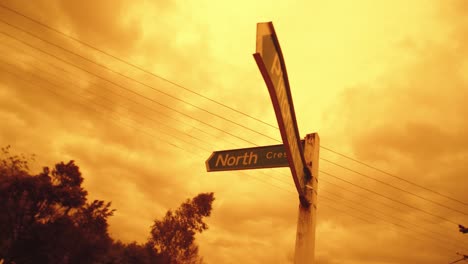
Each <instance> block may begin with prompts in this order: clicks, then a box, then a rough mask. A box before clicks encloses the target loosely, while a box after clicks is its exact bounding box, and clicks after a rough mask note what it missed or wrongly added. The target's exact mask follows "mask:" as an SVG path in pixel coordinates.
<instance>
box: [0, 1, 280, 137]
mask: <svg viewBox="0 0 468 264" xmlns="http://www.w3.org/2000/svg"><path fill="white" fill-rule="evenodd" d="M0 7H3V8H4V9H6V10H8V11H10V12H12V13H15V14H16V15H18V16H21V17H23V18H25V19H28V20H30V21H33V22H34V23H36V24H38V25H41V26H43V27H45V28H47V29H49V30H51V31H53V32H55V33H57V34H59V35H62V36H64V37H66V38H69V39H71V40H73V41H76V42H78V43H80V44H81V45H83V46H86V47H88V48H90V49H93V50H96V51H98V52H100V53H102V54H104V55H106V56H109V57H111V58H113V59H115V60H117V61H119V62H121V63H123V64H126V65H128V66H131V67H133V68H135V69H138V70H140V71H142V72H144V73H146V74H149V75H151V76H153V77H156V78H158V79H160V80H163V81H165V82H167V83H170V84H172V85H174V86H176V87H179V88H181V89H183V90H185V91H187V92H190V93H193V94H195V95H197V96H200V97H202V98H204V99H206V100H208V101H210V102H213V103H215V104H217V105H220V106H222V107H224V108H227V109H229V110H231V111H234V112H236V113H238V114H241V115H243V116H246V117H248V118H251V119H253V120H255V121H258V122H260V123H262V124H264V125H267V126H269V127H272V128H276V129H278V127H277V126H275V125H272V124H270V123H268V122H265V121H263V120H261V119H259V118H256V117H254V116H252V115H249V114H247V113H244V112H242V111H239V110H237V109H235V108H233V107H231V106H229V105H226V104H223V103H221V102H219V101H217V100H214V99H212V98H210V97H208V96H205V95H203V94H201V93H199V92H196V91H194V90H192V89H189V88H187V87H185V86H183V85H180V84H178V83H176V82H174V81H171V80H169V79H167V78H165V77H163V76H161V75H158V74H155V73H153V72H150V71H148V70H146V69H144V68H142V67H140V66H138V65H136V64H134V63H131V62H129V61H126V60H124V59H121V58H119V57H117V56H115V55H112V54H110V53H108V52H106V51H104V50H102V49H99V48H97V47H96V46H93V45H91V44H88V43H86V42H84V41H82V40H80V39H78V38H75V37H73V36H72V35H70V34H66V33H64V32H62V31H60V30H58V29H56V28H53V27H51V26H49V25H47V24H45V23H42V22H41V21H39V20H36V19H34V18H32V17H29V16H26V15H25V14H23V13H20V12H18V11H16V10H14V9H12V8H10V7H8V6H5V5H3V4H1V3H0Z"/></svg>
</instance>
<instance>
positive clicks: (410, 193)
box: [321, 158, 468, 216]
mask: <svg viewBox="0 0 468 264" xmlns="http://www.w3.org/2000/svg"><path fill="white" fill-rule="evenodd" d="M321 160H323V161H326V162H328V163H331V164H333V165H335V166H337V167H340V168H343V169H346V170H349V171H351V172H354V173H356V174H358V175H361V176H362V177H365V178H368V179H371V180H374V181H376V182H378V183H381V184H384V185H386V186H389V187H392V188H393V189H395V190H398V191H401V192H404V193H407V194H409V195H412V196H414V197H417V198H419V199H422V200H424V201H427V202H431V203H433V204H436V205H438V206H440V207H444V208H446V209H449V210H452V211H454V212H457V213H460V214H463V215H466V216H468V214H467V213H465V212H462V211H460V210H457V209H455V208H451V207H449V206H446V205H444V204H441V203H439V202H436V201H433V200H430V199H427V198H425V197H423V196H420V195H418V194H414V193H412V192H409V191H407V190H405V189H402V188H400V187H396V186H394V185H392V184H390V183H386V182H384V181H382V180H379V179H377V178H374V177H371V176H369V175H366V174H364V173H361V172H358V171H356V170H353V169H350V168H347V167H345V166H342V165H340V164H338V163H336V162H333V161H331V160H328V159H324V158H322V159H321Z"/></svg>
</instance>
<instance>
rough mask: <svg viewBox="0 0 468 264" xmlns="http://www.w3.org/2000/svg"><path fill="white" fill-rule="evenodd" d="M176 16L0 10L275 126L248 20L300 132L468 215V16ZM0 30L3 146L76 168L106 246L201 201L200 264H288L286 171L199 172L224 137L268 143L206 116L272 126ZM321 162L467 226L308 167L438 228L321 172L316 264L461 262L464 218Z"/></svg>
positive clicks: (229, 10) (274, 12) (179, 6)
mask: <svg viewBox="0 0 468 264" xmlns="http://www.w3.org/2000/svg"><path fill="white" fill-rule="evenodd" d="M187 2H188V1H185V2H184V1H180V2H177V1H171V0H164V1H128V0H118V1H110V0H108V1H84V2H83V1H59V0H53V1H45V0H40V1H33V2H30V1H0V3H1V4H2V5H6V6H9V7H11V8H13V9H15V10H17V11H19V12H21V13H22V14H25V15H27V16H29V17H32V18H34V19H37V20H39V21H41V22H43V23H45V24H47V25H49V26H51V27H53V28H56V29H58V30H60V31H62V32H64V33H66V34H69V35H72V36H74V37H76V38H77V39H80V40H82V41H84V42H86V43H89V44H91V45H93V46H95V47H97V48H99V49H101V50H103V51H106V52H108V53H110V54H112V55H115V56H117V57H118V58H122V59H124V60H126V61H130V62H132V63H134V64H136V65H139V66H141V67H142V68H144V69H146V70H148V71H150V72H153V73H155V74H157V75H160V76H162V77H164V78H166V79H168V80H170V81H173V82H175V83H177V84H179V85H182V86H184V87H187V88H189V89H191V90H193V91H194V92H196V93H200V94H202V95H204V96H207V97H209V98H212V99H214V100H216V101H218V102H222V103H223V104H226V105H228V106H230V107H233V108H235V109H237V110H239V111H242V112H244V113H247V114H249V115H251V116H254V117H257V118H259V119H261V120H263V121H265V122H268V123H270V124H274V125H276V120H275V115H274V112H273V107H272V105H271V102H270V99H269V96H268V92H267V88H266V86H265V84H264V82H263V79H262V77H261V75H260V73H259V71H258V68H257V66H256V64H255V61H254V59H253V57H252V53H253V52H254V51H255V30H256V23H257V22H264V21H273V23H274V25H275V29H276V32H277V34H278V37H279V40H280V43H281V47H282V50H283V54H284V56H285V60H286V66H287V68H288V75H289V80H290V85H291V90H292V95H293V99H294V104H295V109H296V115H297V120H298V125H299V131H300V133H301V136H304V135H305V134H307V133H312V132H318V133H319V134H320V137H321V144H322V146H325V147H327V148H330V149H332V150H335V151H338V152H339V153H344V154H347V155H350V156H352V157H355V158H357V159H358V160H360V161H363V162H366V163H369V164H372V165H374V166H377V167H379V168H382V169H384V170H385V171H388V172H391V173H393V174H396V175H399V176H401V177H403V178H405V179H407V180H409V181H412V182H415V183H418V184H420V185H423V186H425V187H427V188H430V189H432V190H436V191H438V192H440V193H444V194H448V195H449V196H450V197H453V198H455V199H458V200H461V201H468V193H467V192H466V187H467V184H466V183H465V180H464V177H466V175H467V174H468V166H467V165H466V160H467V158H468V151H467V149H468V140H467V137H466V134H467V132H468V121H467V119H466V116H467V115H468V110H467V109H468V108H466V107H465V104H466V101H467V100H468V88H467V87H468V59H467V58H468V19H467V18H468V2H466V1H464V0H458V1H455V0H451V1H435V0H434V1H429V0H425V1H422V0H421V1H416V0H415V1H372V0H360V1H350V0H349V1H345V0H343V1H299V0H297V1H277V2H276V3H275V2H272V1H263V0H262V1H245V0H239V1H233V2H229V3H228V2H226V1H208V0H200V1H190V3H187ZM5 22H6V23H5ZM8 24H10V25H8ZM11 25H13V26H14V27H19V28H21V29H23V30H26V31H28V32H30V33H32V34H33V35H37V36H39V37H40V38H42V39H44V40H46V41H47V42H49V43H46V42H44V41H41V40H39V39H37V38H34V37H32V36H31V35H28V34H25V33H24V32H22V31H19V30H18V29H15V28H14V27H12V26H11ZM0 32H1V34H0V38H1V41H0V76H1V77H0V120H1V122H2V126H1V128H0V146H6V145H12V147H13V149H14V151H16V152H20V153H35V154H36V155H37V158H36V161H35V163H34V170H35V171H38V170H39V169H40V167H41V166H45V165H49V166H50V165H53V164H54V163H55V162H59V161H68V160H70V159H73V160H75V161H76V163H77V164H78V165H79V166H80V168H81V170H82V172H83V175H84V177H85V182H84V185H85V187H86V188H87V190H88V191H89V195H90V199H94V198H97V199H104V200H110V201H112V204H113V207H114V208H116V209H117V212H116V213H115V216H113V217H112V218H111V220H110V224H111V226H110V230H111V233H112V236H113V237H114V238H118V239H121V240H123V241H133V240H137V241H144V240H145V239H146V238H147V237H148V235H149V226H150V225H151V223H152V220H153V219H154V218H160V217H161V216H162V215H163V214H164V213H165V212H166V211H167V210H168V209H170V208H175V207H177V206H178V205H179V204H180V203H181V202H183V201H184V200H185V199H186V198H190V197H193V196H195V195H196V194H198V193H200V192H214V193H215V196H216V200H215V202H214V209H213V212H212V216H211V217H210V218H209V219H208V223H209V226H210V228H209V230H208V231H206V232H205V233H203V234H201V235H199V236H198V237H197V241H198V243H199V245H200V250H201V254H202V255H203V256H204V258H205V261H206V262H207V263H240V262H241V263H245V264H250V263H289V262H292V256H293V252H294V241H295V230H296V217H297V206H298V199H297V195H296V194H295V188H294V186H293V182H292V179H291V177H290V175H289V171H288V170H287V169H274V170H261V171H245V172H243V173H238V172H216V173H207V172H206V171H205V163H204V162H205V159H206V158H208V157H209V155H210V154H211V152H212V151H215V150H222V149H230V148H237V147H251V146H253V145H252V144H251V143H247V142H245V141H242V140H241V139H239V138H243V139H246V140H248V141H250V142H253V143H255V144H257V145H271V144H278V142H277V141H274V140H272V139H269V138H266V137H263V136H261V135H259V134H257V133H254V132H252V131H248V130H246V129H244V128H241V127H239V126H236V125H234V124H232V123H229V122H228V121H226V120H223V119H220V118H218V117H215V116H213V115H211V114H209V113H208V112H211V113H215V114H216V115H219V116H222V117H224V118H226V119H229V120H234V121H235V122H238V123H241V124H242V125H244V126H246V127H249V128H251V129H253V130H256V131H260V132H262V133H264V134H266V135H268V136H270V137H273V138H276V139H277V140H280V134H279V131H278V130H276V129H273V128H271V127H269V126H267V125H265V124H262V123H260V122H257V121H255V120H252V119H249V118H247V117H245V116H242V115H240V114H238V113H236V112H233V111H231V110H229V109H226V108H224V107H222V106H220V105H219V104H216V103H213V102H211V101H209V100H206V99H204V98H202V97H200V96H197V95H196V94H194V93H191V92H188V91H187V90H184V89H181V88H180V87H178V86H175V85H173V84H171V83H169V82H166V81H164V80H162V79H158V78H156V77H154V76H152V75H149V74H146V73H144V72H142V71H139V70H138V69H136V68H134V67H131V66H129V65H125V64H123V63H121V62H119V61H117V60H116V59H114V58H112V57H109V56H107V55H104V54H102V53H99V52H96V51H95V50H92V49H90V48H88V47H85V46H83V45H80V44H78V43H77V42H76V41H73V40H71V39H69V38H65V37H63V36H61V35H60V34H57V33H55V32H53V31H50V30H48V29H46V28H44V27H43V26H41V25H38V24H35V23H34V22H31V21H29V20H27V19H25V18H24V17H21V16H18V15H17V14H14V13H12V12H9V11H8V10H6V9H4V8H0ZM12 37H13V38H12ZM14 38H16V39H18V40H20V42H19V41H18V40H15V39H14ZM50 43H53V44H55V45H58V46H59V47H63V48H65V49H68V50H71V51H72V52H73V53H75V54H78V55H79V56H81V57H79V56H76V55H73V54H71V53H67V52H66V51H64V50H62V49H61V48H59V47H56V46H53V45H51V44H50ZM39 50H42V51H44V52H46V53H49V54H51V55H52V56H55V57H57V58H58V59H57V58H54V57H52V56H50V55H47V54H45V53H44V52H41V51H39ZM83 57H84V58H89V59H90V60H92V61H94V62H97V63H99V64H101V65H103V66H105V67H107V68H109V69H111V70H112V71H114V73H113V72H110V71H108V70H106V69H105V68H103V67H101V66H97V65H96V64H93V63H91V62H89V61H87V60H85V59H83ZM64 61H66V62H68V63H66V62H64ZM70 64H71V65H75V66H71V65H70ZM77 67H79V68H82V69H84V70H85V71H87V72H85V71H83V70H80V69H78V68H77ZM115 72H118V73H121V74H123V75H125V76H129V77H131V78H132V79H134V80H137V81H138V82H140V83H144V84H146V86H145V85H141V84H138V83H136V82H134V81H131V80H130V79H127V78H125V77H122V76H121V75H118V74H115ZM96 76H100V77H96ZM106 80H109V81H111V82H112V83H111V82H109V81H106ZM150 87H151V88H150ZM158 90H159V91H158ZM134 92H137V93H139V94H141V95H143V96H144V97H146V98H150V99H151V100H146V99H144V98H143V97H141V96H137V95H135V94H134ZM161 92H163V93H165V94H169V95H170V96H172V97H170V96H167V95H164V94H163V93H161ZM174 97H176V98H178V99H179V100H177V99H174ZM181 100H183V101H185V102H189V103H190V104H192V105H195V106H196V107H194V106H190V105H188V104H186V103H184V102H182V101H181ZM135 102H136V103H135ZM162 105H164V106H166V107H164V106H162ZM168 107H169V108H172V109H176V110H177V111H178V112H179V113H177V112H175V111H173V110H171V109H169V108H168ZM197 107H199V108H202V109H204V110H206V111H204V110H200V109H198V108H197ZM96 109H98V110H96ZM181 113H182V114H181ZM187 115H188V116H191V117H192V118H188V117H187ZM195 119H197V120H200V121H201V122H203V123H200V122H198V121H196V120H195ZM207 124H208V125H211V126H213V127H217V128H220V129H222V130H225V131H228V132H229V133H231V134H234V135H236V136H237V137H238V138H236V137H233V136H230V135H228V134H225V133H223V132H221V131H220V130H216V129H213V128H212V127H210V126H208V125H207ZM320 155H321V157H322V158H324V159H326V160H330V161H334V162H336V163H338V164H341V165H342V166H346V167H349V168H351V169H353V170H356V171H359V172H361V173H364V174H366V175H369V176H372V177H374V178H377V179H379V180H381V181H383V182H386V183H390V184H393V185H395V186H397V187H399V188H401V189H404V190H407V191H409V192H411V193H413V194H415V195H419V196H422V197H425V198H426V199H429V200H433V201H435V202H437V203H441V204H444V205H446V206H447V207H450V208H453V209H455V210H458V211H461V212H462V213H465V215H464V214H462V213H459V212H455V211H454V210H449V209H447V208H444V207H441V206H438V205H437V204H435V203H430V202H427V201H424V200H422V199H419V198H416V197H415V196H414V195H413V196H412V195H407V194H405V193H404V192H400V191H397V190H395V189H392V188H390V187H388V186H385V185H383V184H380V183H377V182H375V181H372V180H369V179H366V178H364V177H361V176H359V175H357V174H355V173H352V172H350V171H348V170H345V169H342V168H340V167H337V166H335V165H333V164H331V163H329V162H326V161H324V160H321V161H320V165H319V166H320V169H321V170H322V171H325V172H327V173H330V174H332V175H335V176H338V177H340V178H342V179H344V180H347V181H349V182H352V183H354V184H356V185H359V186H362V187H364V188H367V189H369V190H373V191H375V192H378V193H381V194H383V195H385V196H388V197H391V198H392V199H395V200H397V201H401V202H403V203H407V204H409V205H411V206H413V207H416V208H419V209H421V210H424V211H427V212H429V213H431V214H434V215H439V216H442V217H443V218H446V219H447V220H450V221H447V220H443V219H440V218H435V217H433V216H430V215H428V214H425V213H422V212H421V211H417V210H415V209H411V208H409V207H405V206H403V205H402V204H399V203H396V202H393V201H390V200H386V199H385V198H382V197H378V196H375V195H374V194H371V193H370V192H368V191H365V190H363V189H359V188H357V187H355V186H351V185H349V184H347V183H345V182H343V181H340V180H339V179H336V178H333V177H332V176H330V175H327V174H324V173H322V174H320V176H319V177H320V179H323V181H320V182H319V198H318V199H319V200H318V208H319V209H318V215H317V237H316V260H317V263H318V264H332V263H351V264H353V263H369V264H370V263H382V264H383V263H388V264H390V263H416V264H418V263H449V262H450V261H453V260H455V259H456V258H457V257H458V256H457V255H456V254H455V252H457V251H458V252H461V253H465V254H467V253H468V251H466V248H467V245H468V243H467V242H468V241H467V235H465V236H463V235H462V234H459V233H458V230H457V227H456V225H455V224H454V223H461V224H466V225H468V217H467V215H466V212H467V208H468V206H464V205H462V204H460V203H456V202H454V201H450V200H447V199H445V198H443V197H441V196H438V195H435V194H434V193H430V192H427V191H425V190H423V189H421V188H417V187H415V186H412V185H410V184H408V183H405V182H402V181H399V180H397V179H395V178H392V177H389V176H388V175H385V174H382V173H379V172H376V171H375V170H371V169H369V168H366V167H364V166H362V165H359V164H356V163H354V162H352V161H350V160H347V159H345V158H343V157H340V156H337V155H335V154H333V153H331V152H329V151H327V150H326V149H322V150H321V153H320ZM334 184H336V185H339V186H342V187H344V189H343V188H339V187H336V185H334ZM275 186H276V187H275ZM355 193H357V194H358V195H361V196H357V195H356V194H355ZM363 196H364V197H366V198H364V197H363ZM373 200H377V201H380V202H381V203H386V204H388V205H389V206H392V207H394V208H396V209H391V208H389V207H386V206H382V205H379V204H378V202H374V201H373ZM369 207H370V208H373V210H375V211H372V210H369V209H368V208H369ZM353 208H355V209H353ZM337 209H338V210H337ZM340 210H342V211H344V212H346V213H343V212H342V211H340ZM363 212H369V213H370V214H371V215H372V214H375V215H377V217H378V218H375V217H372V216H370V215H366V214H365V213H363ZM382 213H383V214H382ZM353 216H355V217H358V218H361V219H358V218H355V217H353ZM396 219H403V220H404V221H400V220H396ZM363 220H365V221H363ZM385 220H386V221H389V222H392V223H397V224H401V225H402V226H406V229H405V228H400V227H397V226H395V225H392V224H389V223H388V222H386V221H385ZM451 222H452V223H451ZM415 225H416V226H419V227H420V228H419V229H418V228H416V227H415ZM414 230H418V231H417V232H420V233H419V234H418V233H414V232H413V231H414ZM427 230H430V231H429V232H427ZM434 233H436V234H434ZM427 236H429V237H434V236H435V237H437V238H436V239H435V240H434V239H431V238H429V237H427ZM464 249H465V250H464Z"/></svg>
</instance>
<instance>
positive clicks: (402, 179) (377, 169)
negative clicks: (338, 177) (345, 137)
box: [321, 146, 468, 205]
mask: <svg viewBox="0 0 468 264" xmlns="http://www.w3.org/2000/svg"><path fill="white" fill-rule="evenodd" d="M321 148H323V149H325V150H328V151H330V152H332V153H334V154H336V155H339V156H341V157H343V158H347V159H349V160H351V161H354V162H356V163H358V164H361V165H363V166H366V167H368V168H370V169H373V170H376V171H378V172H380V173H383V174H386V175H388V176H390V177H393V178H396V179H398V180H400V181H404V182H406V183H409V184H411V185H414V186H416V187H419V188H421V189H423V190H426V191H428V192H431V193H434V194H437V195H439V196H442V197H444V198H447V199H449V200H452V201H454V202H458V203H460V204H463V205H468V203H465V202H463V201H460V200H458V199H455V198H453V197H450V196H447V195H445V194H443V193H440V192H438V191H435V190H432V189H429V188H427V187H424V186H422V185H420V184H417V183H415V182H412V181H409V180H407V179H405V178H402V177H399V176H397V175H395V174H392V173H389V172H387V171H384V170H382V169H379V168H377V167H375V166H372V165H369V164H367V163H364V162H362V161H359V160H357V159H355V158H352V157H350V156H348V155H345V154H342V153H339V152H337V151H334V150H332V149H330V148H327V147H324V146H321ZM346 169H347V168H346Z"/></svg>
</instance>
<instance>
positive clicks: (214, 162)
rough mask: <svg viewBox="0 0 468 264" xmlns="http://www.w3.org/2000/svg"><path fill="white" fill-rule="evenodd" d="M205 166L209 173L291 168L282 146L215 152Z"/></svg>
mask: <svg viewBox="0 0 468 264" xmlns="http://www.w3.org/2000/svg"><path fill="white" fill-rule="evenodd" d="M302 144H304V141H302ZM205 164H206V170H207V171H230V170H250V169H265V168H278V167H289V163H288V159H287V154H286V150H285V148H284V145H282V144H279V145H272V146H263V147H254V148H242V149H231V150H221V151H215V152H213V154H211V156H210V157H209V158H208V159H207V160H206V162H205Z"/></svg>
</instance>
